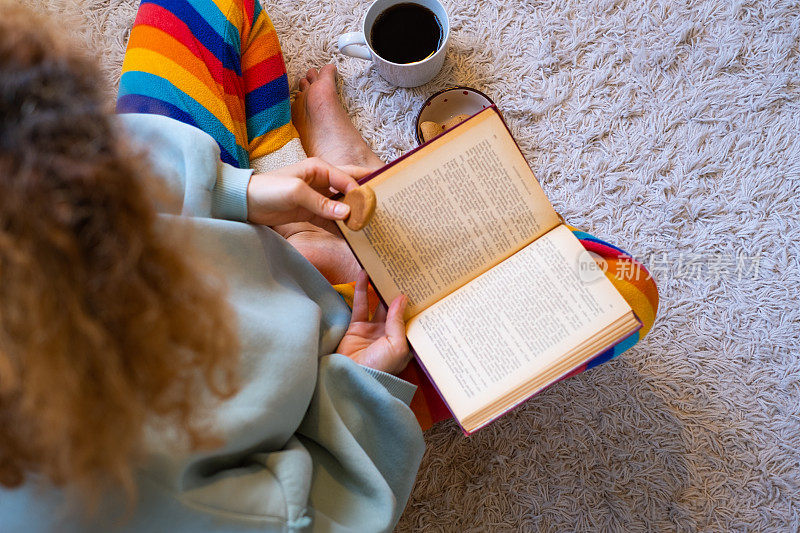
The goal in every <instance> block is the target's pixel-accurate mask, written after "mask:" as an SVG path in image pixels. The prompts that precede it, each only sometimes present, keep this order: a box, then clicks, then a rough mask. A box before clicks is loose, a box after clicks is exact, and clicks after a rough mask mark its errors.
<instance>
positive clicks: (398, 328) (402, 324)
mask: <svg viewBox="0 0 800 533" xmlns="http://www.w3.org/2000/svg"><path fill="white" fill-rule="evenodd" d="M406 307H408V297H407V296H406V295H404V294H401V295H400V296H398V297H397V298H395V299H394V301H392V304H391V305H390V306H389V311H388V312H387V313H386V337H387V338H388V339H389V342H390V343H391V344H392V345H393V346H406V321H405V319H404V318H403V315H404V314H405V312H406ZM406 349H407V348H406Z"/></svg>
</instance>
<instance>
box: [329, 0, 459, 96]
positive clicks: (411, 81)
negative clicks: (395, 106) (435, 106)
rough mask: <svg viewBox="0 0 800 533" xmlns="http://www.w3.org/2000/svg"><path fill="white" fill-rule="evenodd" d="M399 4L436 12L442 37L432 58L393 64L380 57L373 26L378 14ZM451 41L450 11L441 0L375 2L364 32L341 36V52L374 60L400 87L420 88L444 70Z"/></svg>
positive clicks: (386, 0)
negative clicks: (415, 5)
mask: <svg viewBox="0 0 800 533" xmlns="http://www.w3.org/2000/svg"><path fill="white" fill-rule="evenodd" d="M396 4H417V5H421V6H423V7H427V8H428V9H430V10H431V11H433V13H434V15H436V18H438V19H439V23H440V24H441V25H442V33H443V34H444V35H443V37H442V41H441V44H440V45H439V49H438V50H436V52H435V53H434V54H433V55H431V56H430V57H427V58H425V59H423V60H422V61H417V62H415V63H392V62H391V61H387V60H385V59H383V58H382V57H381V56H379V55H378V54H377V53H376V52H375V50H373V49H372V45H371V44H370V38H369V36H370V33H371V31H372V25H373V24H374V23H375V19H377V18H378V15H380V14H381V13H383V12H384V11H386V10H387V9H388V8H390V7H392V6H394V5H396ZM449 39H450V21H449V19H448V18H447V11H445V9H444V6H443V5H442V4H441V3H440V2H439V1H438V0H375V1H374V2H372V5H371V6H369V9H367V12H366V13H365V14H364V22H363V24H362V29H361V31H354V32H350V33H345V34H344V35H342V36H341V37H339V43H338V45H339V52H341V53H343V54H344V55H347V56H350V57H356V58H359V59H366V60H372V62H373V63H375V66H376V67H378V72H379V73H380V75H381V76H383V78H384V79H385V80H386V81H388V82H389V83H392V84H394V85H398V86H400V87H416V86H417V85H422V84H423V83H427V82H429V81H430V80H431V79H433V77H434V76H436V74H438V73H439V71H440V70H442V65H443V64H444V56H445V52H446V49H447V42H448V41H449Z"/></svg>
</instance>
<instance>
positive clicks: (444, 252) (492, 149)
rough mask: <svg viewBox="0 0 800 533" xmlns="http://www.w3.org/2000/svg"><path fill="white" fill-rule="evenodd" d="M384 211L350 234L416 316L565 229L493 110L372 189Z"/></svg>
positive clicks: (386, 289)
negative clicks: (534, 243) (556, 229)
mask: <svg viewBox="0 0 800 533" xmlns="http://www.w3.org/2000/svg"><path fill="white" fill-rule="evenodd" d="M368 184H369V186H370V187H372V188H373V190H374V191H375V194H376V196H377V200H378V205H377V208H376V210H375V215H374V216H373V218H372V220H371V221H370V223H369V224H368V225H367V226H366V227H365V228H364V229H363V230H362V231H358V232H353V231H350V230H349V229H347V228H346V227H345V226H344V224H341V223H340V224H339V227H340V228H341V229H342V232H343V233H344V235H345V237H346V238H347V240H348V242H349V243H350V246H351V247H352V248H353V250H354V251H355V253H356V255H357V256H358V258H359V260H360V261H361V263H362V265H363V266H364V268H365V269H366V270H367V272H369V275H370V278H371V279H372V282H373V283H374V284H375V286H376V287H377V289H378V292H380V293H381V295H382V296H383V298H384V299H385V300H386V301H387V302H390V301H391V300H392V299H393V298H394V297H395V296H397V295H398V294H399V293H401V292H402V293H404V294H406V296H408V298H409V307H408V311H407V313H406V316H407V317H412V316H414V315H416V314H417V313H418V312H419V311H421V310H422V309H425V308H426V307H428V306H429V305H431V304H432V303H433V302H435V301H437V300H439V299H440V298H442V297H444V296H445V295H447V294H449V293H450V292H452V291H453V290H455V289H457V288H458V287H460V286H462V285H463V284H464V283H466V282H467V281H469V280H471V279H473V278H475V277H476V276H478V275H480V274H481V273H483V272H485V271H486V270H488V269H489V268H491V267H492V266H494V265H495V264H497V263H499V262H500V261H502V260H503V259H505V258H506V257H508V256H509V255H511V254H513V253H514V252H515V251H517V250H519V249H520V248H521V247H523V246H525V245H526V244H528V243H529V242H531V241H532V240H533V239H535V238H537V237H538V236H539V235H541V234H543V233H545V232H547V231H549V230H550V229H552V228H553V227H555V226H556V225H557V224H558V223H559V220H558V215H557V214H556V213H555V211H554V210H553V207H552V206H551V205H550V202H549V201H548V200H547V197H546V196H545V194H544V191H542V188H541V186H540V185H539V183H538V182H537V181H536V178H535V177H534V175H533V172H532V171H531V170H530V168H529V167H528V164H527V162H526V161H525V158H524V157H523V156H522V154H521V153H520V151H519V149H518V148H517V145H516V144H515V143H514V140H513V138H512V137H511V135H510V134H509V133H508V130H507V129H506V127H505V125H504V124H503V122H502V119H501V118H500V116H499V115H498V114H497V112H496V111H495V110H493V109H487V110H485V111H483V112H482V113H481V114H479V115H478V116H476V117H474V118H472V119H470V120H469V121H467V122H466V123H464V124H463V125H461V126H459V127H456V128H455V129H454V130H452V131H451V132H449V133H446V134H445V135H443V136H441V137H439V138H438V139H436V140H435V141H433V142H432V143H431V144H430V145H428V146H425V147H423V148H422V149H421V150H420V151H419V152H417V153H415V154H412V155H411V156H409V157H408V158H407V159H405V160H402V161H400V162H399V163H397V164H396V165H394V166H392V167H390V168H388V169H387V170H386V172H384V173H383V174H381V175H379V176H378V177H377V178H375V179H373V180H371V181H370V182H368Z"/></svg>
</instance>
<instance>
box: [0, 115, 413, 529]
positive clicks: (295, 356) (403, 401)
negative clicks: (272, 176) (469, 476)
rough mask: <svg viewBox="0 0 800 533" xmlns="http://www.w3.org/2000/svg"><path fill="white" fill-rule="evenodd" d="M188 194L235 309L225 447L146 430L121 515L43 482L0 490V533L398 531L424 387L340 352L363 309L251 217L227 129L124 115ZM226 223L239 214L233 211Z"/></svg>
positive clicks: (219, 424)
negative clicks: (195, 444) (131, 493)
mask: <svg viewBox="0 0 800 533" xmlns="http://www.w3.org/2000/svg"><path fill="white" fill-rule="evenodd" d="M118 120H119V121H120V122H121V123H122V125H123V126H124V127H125V128H127V130H128V132H129V137H131V138H133V139H134V140H136V141H138V142H139V143H140V145H142V146H146V147H147V148H148V150H149V152H150V156H151V159H152V160H153V162H154V164H155V166H156V168H157V170H159V171H160V173H161V174H162V175H163V176H164V178H165V179H166V180H167V183H168V185H169V186H170V188H171V189H172V190H173V191H174V192H175V193H176V194H177V195H178V196H179V197H181V198H183V204H182V208H181V213H173V214H164V215H163V216H162V220H161V223H162V224H166V225H169V224H175V223H178V222H180V220H178V219H176V217H177V216H178V215H184V216H191V217H195V218H194V219H193V220H192V227H193V232H194V233H195V241H196V243H197V245H198V246H199V248H200V250H201V251H202V252H203V253H204V254H205V255H206V256H207V257H208V259H209V262H210V264H212V265H214V266H215V267H216V268H217V270H218V271H219V272H221V273H222V275H223V276H224V278H225V279H226V281H227V284H228V287H229V294H230V296H229V301H230V303H231V306H232V307H233V309H234V310H235V312H236V319H237V321H238V322H237V323H238V328H239V337H240V343H241V346H242V356H241V362H242V363H241V371H240V378H241V383H242V385H241V389H240V391H239V392H238V394H237V395H236V396H235V397H233V398H231V399H229V400H227V401H225V402H224V403H222V404H221V405H218V407H217V408H216V409H215V410H214V411H213V412H211V413H209V414H208V417H207V420H208V422H209V423H210V424H209V425H210V426H211V427H213V429H214V432H215V435H217V436H218V437H221V439H222V440H223V441H224V444H223V445H222V446H220V447H219V448H217V449H215V450H212V451H203V452H201V453H192V452H189V451H186V450H184V451H180V450H176V449H174V447H173V446H170V445H169V444H168V442H167V441H168V440H169V435H166V434H164V431H163V430H161V431H159V430H157V429H155V427H154V428H152V429H151V430H149V431H148V439H147V451H148V454H147V461H146V464H145V466H144V468H142V469H141V471H140V473H139V476H138V491H139V498H138V501H137V504H136V507H135V509H134V511H133V513H132V515H130V517H129V518H128V519H127V521H124V522H122V523H118V524H116V525H113V524H114V518H119V516H120V515H119V512H120V505H119V501H120V500H119V499H118V498H116V497H115V496H113V495H109V497H108V498H107V501H106V502H105V504H104V506H103V508H102V512H101V513H100V516H99V517H97V518H95V519H94V521H92V522H86V521H85V519H83V518H81V516H80V513H79V512H77V511H76V510H73V509H70V508H69V507H67V505H66V503H65V499H64V494H63V492H62V491H60V490H58V489H55V488H52V487H50V486H48V485H47V484H46V483H42V484H37V483H36V482H35V481H36V480H35V479H31V480H29V481H28V483H27V484H26V485H24V486H23V487H21V488H19V489H16V490H0V531H2V532H17V531H19V532H33V531H113V530H120V531H154V532H160V531H169V532H201V531H208V532H218V531H219V532H221V531H225V532H251V531H253V532H254V531H259V532H263V531H295V530H299V531H358V532H373V531H389V530H391V529H392V528H393V527H394V525H395V524H396V523H397V521H398V519H399V517H400V514H401V513H402V511H403V508H404V507H405V504H406V502H407V500H408V497H409V494H410V493H411V489H412V486H413V483H414V478H415V476H416V473H417V469H418V468H419V463H420V461H421V459H422V453H423V449H424V443H423V439H422V433H421V431H420V428H419V425H418V424H417V422H416V419H415V418H414V415H413V413H412V412H411V410H410V409H409V407H408V403H409V402H410V400H411V397H412V395H413V393H414V390H415V389H414V387H413V386H412V385H410V384H408V383H406V382H405V381H402V380H400V379H399V378H397V377H394V376H391V375H389V374H385V373H383V372H379V371H376V370H372V369H370V368H366V367H363V366H360V365H358V364H356V363H354V362H353V361H352V360H350V359H349V358H348V357H346V356H344V355H340V354H336V353H334V352H335V350H336V347H337V346H338V343H339V341H340V340H341V338H342V335H343V334H344V332H345V330H346V329H347V325H348V322H349V318H350V313H349V309H348V308H347V306H346V305H345V304H344V302H343V301H342V299H341V298H340V296H339V295H338V294H337V293H336V292H335V291H334V290H333V289H332V288H331V286H330V285H329V284H328V282H327V281H326V280H325V279H324V278H323V277H322V276H321V275H320V274H319V273H318V272H317V271H316V270H315V269H314V267H313V266H311V264H310V263H308V262H307V261H306V260H305V258H303V257H302V256H301V255H300V254H299V253H297V252H296V251H295V250H294V249H293V248H292V247H291V246H290V245H289V244H287V243H286V241H285V240H284V239H283V238H281V237H280V236H278V235H277V234H276V233H274V232H273V231H272V230H270V229H269V228H265V227H259V226H254V225H250V224H247V223H243V222H242V221H244V220H246V218H247V203H246V196H245V194H246V189H247V184H248V181H249V178H250V175H251V173H252V171H251V170H240V169H236V168H233V167H231V166H228V165H226V164H223V163H221V162H220V161H219V149H218V147H217V145H216V143H215V142H214V140H213V139H212V138H211V137H210V136H208V135H207V134H205V133H204V132H202V131H201V130H199V129H196V128H194V127H192V126H188V125H185V124H182V123H180V122H177V121H175V120H172V119H169V118H166V117H161V116H156V115H122V116H120V117H119V119H118ZM223 219H227V220H223Z"/></svg>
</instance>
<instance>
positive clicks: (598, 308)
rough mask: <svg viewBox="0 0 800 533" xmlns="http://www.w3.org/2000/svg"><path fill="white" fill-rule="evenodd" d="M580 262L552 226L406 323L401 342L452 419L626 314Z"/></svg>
mask: <svg viewBox="0 0 800 533" xmlns="http://www.w3.org/2000/svg"><path fill="white" fill-rule="evenodd" d="M585 261H593V259H592V258H591V256H589V255H588V253H587V252H586V251H585V249H584V248H583V246H581V244H580V242H579V241H578V239H577V238H576V237H575V236H574V235H573V234H572V232H571V231H570V230H569V229H568V228H567V227H565V226H563V225H562V226H558V227H557V228H556V229H554V230H552V231H550V232H549V233H547V234H546V235H544V236H542V237H540V238H539V239H538V240H537V241H535V242H533V243H532V244H530V245H528V246H527V247H525V248H523V249H522V250H520V251H519V252H517V253H516V254H514V255H513V256H511V257H510V258H508V259H507V260H506V261H504V262H502V263H500V264H499V265H497V266H496V267H494V268H493V269H491V270H489V271H488V272H486V273H485V274H483V275H482V276H480V277H478V278H477V279H475V280H473V281H471V282H470V283H468V284H467V285H465V286H464V287H462V288H460V289H459V290H457V291H455V292H454V293H452V294H450V295H449V296H447V297H446V298H444V299H443V300H441V301H439V302H437V303H436V304H434V305H432V306H431V307H429V308H428V309H426V310H425V311H424V312H422V313H421V314H420V315H418V316H417V317H415V318H414V319H412V321H411V322H410V323H409V325H408V339H409V340H410V341H411V345H412V346H413V347H414V350H415V351H416V352H417V355H418V356H419V358H420V360H421V361H422V363H423V365H424V366H425V368H426V369H427V370H428V372H429V373H430V374H431V377H432V378H433V380H434V382H435V383H436V386H437V387H438V389H439V390H440V391H441V393H442V394H443V396H444V398H445V400H446V401H447V403H448V405H450V407H451V409H453V411H454V414H456V416H457V417H459V419H461V418H463V417H464V416H467V415H469V414H470V413H472V412H474V411H475V410H476V409H478V408H480V407H482V406H485V405H486V404H487V403H489V402H491V401H493V400H495V399H496V398H498V397H500V396H502V395H503V394H504V393H507V392H508V391H509V390H510V389H511V388H513V387H515V386H517V385H519V384H521V383H523V382H525V381H526V380H529V379H530V378H531V377H532V376H534V375H535V374H537V373H538V372H542V371H544V370H546V369H547V368H548V366H552V365H553V364H554V363H557V362H558V359H559V357H560V356H562V355H564V354H565V353H566V352H568V351H569V350H570V349H571V348H572V347H574V346H576V345H578V344H580V343H581V342H582V341H584V340H586V339H587V338H589V337H590V336H592V335H594V334H597V333H599V332H601V331H603V329H604V328H606V327H608V326H609V325H610V324H612V323H613V322H615V321H616V320H618V319H619V318H620V317H622V316H624V315H625V314H626V313H629V312H630V310H631V309H630V307H629V306H628V304H627V302H625V300H624V299H623V298H622V296H621V295H620V294H619V292H617V290H616V289H615V288H614V286H613V285H612V284H611V282H609V281H608V279H606V277H605V275H603V274H602V273H599V275H597V273H596V271H595V274H591V275H588V276H587V275H585V273H586V269H585V265H584V262H585ZM582 265H583V266H582Z"/></svg>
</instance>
